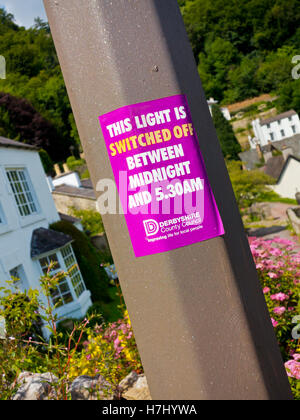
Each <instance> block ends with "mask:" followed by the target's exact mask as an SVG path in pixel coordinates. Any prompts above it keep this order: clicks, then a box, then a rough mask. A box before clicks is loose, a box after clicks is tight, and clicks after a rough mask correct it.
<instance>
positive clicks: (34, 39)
mask: <svg viewBox="0 0 300 420" xmlns="http://www.w3.org/2000/svg"><path fill="white" fill-rule="evenodd" d="M0 21H1V22H2V21H3V24H2V23H1V29H0V51H1V54H2V55H4V56H5V58H6V63H7V78H6V80H0V92H4V93H9V94H11V95H12V96H14V97H16V98H22V99H26V100H27V101H28V102H29V103H30V104H31V105H32V106H33V108H34V109H35V110H36V112H37V113H39V114H41V116H42V117H43V118H44V119H45V120H47V121H49V123H51V124H52V125H53V127H54V129H55V130H56V133H59V136H58V134H57V137H60V142H61V143H65V144H66V147H67V148H69V147H70V146H71V145H74V146H75V148H76V149H78V148H80V141H79V136H78V132H77V129H76V124H75V121H74V117H73V114H72V110H71V106H70V102H69V99H68V95H67V91H66V87H65V83H64V80H63V76H62V73H61V69H60V66H59V63H58V59H57V55H56V52H55V48H54V44H53V40H52V37H51V34H50V30H49V26H48V24H47V23H45V22H43V21H42V20H41V19H36V21H35V25H34V27H33V28H30V29H25V28H23V27H22V28H20V27H18V26H17V25H15V24H14V23H13V16H12V15H9V14H7V13H6V12H5V11H4V9H1V8H0ZM4 111H5V109H4ZM4 111H2V112H1V111H0V126H2V118H3V117H2V113H3V112H4ZM4 122H5V124H4V128H3V129H2V131H3V132H2V135H4V136H6V137H11V138H13V139H17V140H21V141H24V140H27V141H28V140H31V139H27V138H24V136H23V133H21V132H19V131H17V132H16V133H13V131H12V130H6V128H7V127H8V121H7V116H6V120H5V121H4ZM11 124H12V125H14V124H13V121H12V122H11ZM36 131H38V130H36ZM18 136H19V138H18ZM43 148H44V149H46V148H45V147H43ZM47 151H48V150H47ZM48 152H49V151H48ZM66 156H67V155H66V154H65V153H61V155H60V156H59V157H58V158H56V157H55V160H56V161H59V160H63V159H64V158H65V157H66ZM52 157H53V156H52Z"/></svg>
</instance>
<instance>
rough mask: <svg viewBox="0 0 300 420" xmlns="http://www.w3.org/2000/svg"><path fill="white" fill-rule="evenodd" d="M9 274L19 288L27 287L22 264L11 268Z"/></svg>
mask: <svg viewBox="0 0 300 420" xmlns="http://www.w3.org/2000/svg"><path fill="white" fill-rule="evenodd" d="M9 275H10V278H11V281H12V282H13V284H14V286H15V287H16V288H17V289H20V290H22V291H24V290H25V289H26V288H27V279H26V275H25V271H24V268H23V266H22V265H19V266H18V267H15V268H13V269H12V270H10V272H9Z"/></svg>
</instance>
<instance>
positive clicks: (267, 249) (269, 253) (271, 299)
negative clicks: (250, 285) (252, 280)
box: [250, 238, 300, 399]
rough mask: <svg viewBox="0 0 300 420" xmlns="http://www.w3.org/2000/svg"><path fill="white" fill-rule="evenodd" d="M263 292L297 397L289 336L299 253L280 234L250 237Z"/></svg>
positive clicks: (297, 366) (299, 388) (294, 348)
mask: <svg viewBox="0 0 300 420" xmlns="http://www.w3.org/2000/svg"><path fill="white" fill-rule="evenodd" d="M250 247H251V251H252V254H253V257H254V260H255V263H256V268H257V270H258V274H259V278H260V281H261V285H262V288H263V293H264V295H265V299H266V302H267V306H268V309H269V312H270V316H271V321H272V324H273V327H274V329H275V332H276V336H277V339H278V343H279V346H280V349H281V353H282V356H283V359H284V361H285V362H286V363H285V367H286V370H287V374H288V376H289V378H290V382H291V386H292V390H293V392H294V395H295V398H296V399H300V382H299V380H300V354H299V353H300V342H299V341H297V340H296V339H294V338H293V334H292V332H293V328H294V325H293V319H294V318H295V317H296V316H297V315H299V314H300V305H299V290H300V254H297V253H295V243H294V242H292V241H288V240H285V239H281V238H275V239H273V240H263V239H257V238H250Z"/></svg>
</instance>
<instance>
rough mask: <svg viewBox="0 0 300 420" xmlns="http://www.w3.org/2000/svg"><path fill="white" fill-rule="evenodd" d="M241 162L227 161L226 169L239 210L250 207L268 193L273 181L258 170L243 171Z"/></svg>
mask: <svg viewBox="0 0 300 420" xmlns="http://www.w3.org/2000/svg"><path fill="white" fill-rule="evenodd" d="M242 165H243V164H242V162H236V161H229V162H227V169H228V172H229V176H230V180H231V183H232V187H233V190H234V194H235V198H236V200H237V203H238V206H239V207H240V208H245V207H250V206H251V205H252V204H253V203H255V202H257V201H261V198H262V197H263V196H264V195H265V194H266V193H267V192H268V191H269V189H268V185H272V184H274V182H275V180H274V179H273V178H271V177H270V176H268V175H266V174H265V173H264V172H262V171H259V170H258V169H256V170H253V171H244V170H243V167H242Z"/></svg>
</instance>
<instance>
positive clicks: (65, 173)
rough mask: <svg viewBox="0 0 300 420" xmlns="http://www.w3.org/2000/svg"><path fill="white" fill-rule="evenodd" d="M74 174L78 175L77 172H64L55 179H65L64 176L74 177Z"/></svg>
mask: <svg viewBox="0 0 300 420" xmlns="http://www.w3.org/2000/svg"><path fill="white" fill-rule="evenodd" d="M72 174H77V172H75V171H70V172H64V173H62V174H60V175H56V177H55V178H54V179H59V178H63V177H64V176H68V175H72Z"/></svg>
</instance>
